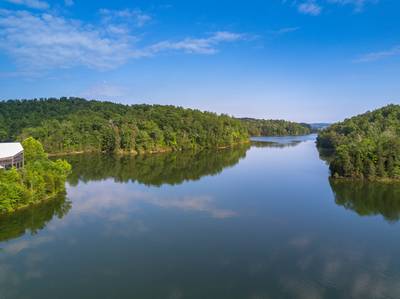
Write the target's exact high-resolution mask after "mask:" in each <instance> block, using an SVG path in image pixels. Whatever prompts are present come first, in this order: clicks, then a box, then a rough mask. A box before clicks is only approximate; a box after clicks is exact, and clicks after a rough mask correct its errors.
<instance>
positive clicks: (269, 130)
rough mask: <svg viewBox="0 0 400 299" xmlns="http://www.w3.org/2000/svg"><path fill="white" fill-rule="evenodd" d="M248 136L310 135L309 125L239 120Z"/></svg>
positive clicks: (279, 121) (253, 119)
mask: <svg viewBox="0 0 400 299" xmlns="http://www.w3.org/2000/svg"><path fill="white" fill-rule="evenodd" d="M240 121H241V122H243V123H244V125H245V126H246V128H247V130H248V132H249V135H250V136H254V137H258V136H299V135H307V134H311V133H312V128H311V126H310V125H309V124H305V123H296V122H292V121H287V120H274V119H255V118H240Z"/></svg>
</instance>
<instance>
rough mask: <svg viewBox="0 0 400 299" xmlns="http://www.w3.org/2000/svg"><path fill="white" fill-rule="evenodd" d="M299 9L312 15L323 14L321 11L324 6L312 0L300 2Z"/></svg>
mask: <svg viewBox="0 0 400 299" xmlns="http://www.w3.org/2000/svg"><path fill="white" fill-rule="evenodd" d="M297 9H298V10H299V12H301V13H302V14H306V15H311V16H318V15H320V14H321V11H322V7H321V6H320V5H319V4H317V3H316V2H315V1H312V0H310V1H307V2H303V3H300V4H299V5H298V7H297Z"/></svg>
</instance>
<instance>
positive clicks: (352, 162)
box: [317, 105, 400, 180]
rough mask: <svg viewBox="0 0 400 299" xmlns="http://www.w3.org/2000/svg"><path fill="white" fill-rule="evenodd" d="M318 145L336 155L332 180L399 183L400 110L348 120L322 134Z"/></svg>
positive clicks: (386, 109) (393, 107)
mask: <svg viewBox="0 0 400 299" xmlns="http://www.w3.org/2000/svg"><path fill="white" fill-rule="evenodd" d="M317 145H318V147H319V148H321V149H323V150H328V151H331V152H332V153H333V157H332V158H331V159H329V161H330V170H331V174H332V176H333V177H347V178H359V179H369V180H376V179H378V180H382V179H383V180H393V179H396V180H398V179H400V106H399V105H389V106H386V107H383V108H381V109H378V110H375V111H372V112H367V113H365V114H362V115H359V116H355V117H352V118H350V119H346V120H345V121H343V122H340V123H337V124H334V125H332V126H330V127H329V128H327V129H325V130H323V131H321V132H320V133H319V135H318V138H317Z"/></svg>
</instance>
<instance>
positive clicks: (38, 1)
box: [5, 0, 50, 9]
mask: <svg viewBox="0 0 400 299" xmlns="http://www.w3.org/2000/svg"><path fill="white" fill-rule="evenodd" d="M5 1H7V2H9V3H13V4H17V5H23V6H27V7H30V8H35V9H48V8H49V7H50V5H49V4H48V3H47V2H46V1H42V0H5Z"/></svg>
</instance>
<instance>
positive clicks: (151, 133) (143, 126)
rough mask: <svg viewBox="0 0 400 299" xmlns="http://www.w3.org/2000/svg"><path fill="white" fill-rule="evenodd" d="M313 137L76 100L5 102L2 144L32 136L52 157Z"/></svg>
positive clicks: (199, 115)
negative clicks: (260, 137)
mask: <svg viewBox="0 0 400 299" xmlns="http://www.w3.org/2000/svg"><path fill="white" fill-rule="evenodd" d="M310 132H311V128H310V126H309V125H306V124H298V123H294V122H288V121H283V120H256V119H236V118H234V117H231V116H228V115H224V114H222V115H218V114H216V113H211V112H202V111H200V110H195V109H185V108H182V107H174V106H163V105H145V104H142V105H123V104H117V103H112V102H101V101H95V100H90V101H88V100H85V99H82V98H72V97H71V98H65V97H64V98H60V99H57V98H49V99H46V98H43V99H33V100H9V101H3V102H0V142H5V141H14V140H23V139H25V138H28V137H30V136H32V137H34V138H35V139H37V140H39V141H40V142H41V143H42V144H43V146H44V148H45V150H46V151H47V152H48V153H50V154H69V153H82V152H107V153H111V152H112V153H134V154H137V153H155V152H165V151H181V150H201V149H212V148H225V147H230V146H232V145H234V144H240V143H246V142H249V136H281V135H304V134H309V133H310Z"/></svg>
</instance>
